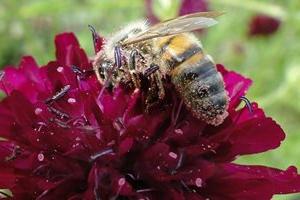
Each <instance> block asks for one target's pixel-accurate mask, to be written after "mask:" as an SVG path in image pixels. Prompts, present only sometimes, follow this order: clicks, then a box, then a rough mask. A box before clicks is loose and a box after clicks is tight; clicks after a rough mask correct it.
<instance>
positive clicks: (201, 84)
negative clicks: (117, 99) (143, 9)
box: [93, 12, 229, 126]
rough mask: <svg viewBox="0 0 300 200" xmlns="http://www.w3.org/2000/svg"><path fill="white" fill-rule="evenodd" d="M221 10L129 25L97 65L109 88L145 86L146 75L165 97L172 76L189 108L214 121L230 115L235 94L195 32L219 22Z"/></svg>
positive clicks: (108, 45) (98, 58)
mask: <svg viewBox="0 0 300 200" xmlns="http://www.w3.org/2000/svg"><path fill="white" fill-rule="evenodd" d="M221 14H222V13H220V12H198V13H193V14H189V15H184V16H181V17H178V18H174V19H170V20H167V21H164V22H161V23H158V24H156V25H153V26H149V25H148V24H147V23H146V22H145V21H139V22H136V23H132V24H129V25H128V26H126V27H125V28H124V29H122V30H120V31H119V32H117V33H116V34H114V35H113V36H111V37H110V38H109V39H108V40H107V41H106V43H105V45H104V48H103V50H101V51H100V52H98V53H97V55H96V57H95V60H94V63H93V68H94V71H95V73H96V75H97V78H98V79H99V81H100V82H101V83H102V84H104V85H105V86H106V87H114V86H115V85H116V84H118V83H120V82H123V83H132V84H133V86H134V87H136V88H140V87H141V80H140V75H142V76H143V77H146V78H148V79H150V80H151V82H152V83H153V84H152V85H151V86H150V87H149V90H151V89H152V90H153V88H156V89H155V91H156V92H157V96H158V98H159V99H163V98H164V97H165V90H164V86H163V80H164V78H165V77H166V76H169V77H170V79H171V83H172V84H173V85H174V86H175V89H176V90H177V92H178V93H179V94H180V96H181V99H182V100H183V102H184V104H185V106H186V107H187V108H188V109H189V110H190V111H191V112H192V113H193V115H194V116H195V117H196V118H198V119H200V120H203V121H205V122H206V123H208V124H211V125H215V126H217V125H219V124H221V123H222V122H223V121H224V119H225V118H226V117H227V115H228V113H227V108H228V102H229V97H228V94H227V92H226V90H225V86H224V81H223V78H222V76H221V74H220V73H219V72H218V71H217V69H216V65H215V64H214V62H213V60H212V58H211V57H210V56H209V55H207V54H204V52H203V48H202V45H201V43H200V41H199V40H198V39H197V38H196V36H195V35H194V34H192V33H191V32H192V31H194V30H198V29H203V28H207V27H210V26H213V25H215V24H216V23H217V21H216V20H215V18H216V17H217V16H219V15H221Z"/></svg>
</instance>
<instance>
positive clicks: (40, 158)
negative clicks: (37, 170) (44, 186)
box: [38, 153, 45, 162]
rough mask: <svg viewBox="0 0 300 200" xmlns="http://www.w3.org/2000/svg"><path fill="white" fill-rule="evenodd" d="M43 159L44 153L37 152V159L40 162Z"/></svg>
mask: <svg viewBox="0 0 300 200" xmlns="http://www.w3.org/2000/svg"><path fill="white" fill-rule="evenodd" d="M44 159H45V156H44V154H42V153H39V154H38V160H39V161H40V162H42V161H43V160H44Z"/></svg>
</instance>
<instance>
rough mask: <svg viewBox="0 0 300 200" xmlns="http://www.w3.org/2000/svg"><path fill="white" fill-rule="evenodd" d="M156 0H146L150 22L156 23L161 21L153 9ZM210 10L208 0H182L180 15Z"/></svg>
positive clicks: (147, 15)
mask: <svg viewBox="0 0 300 200" xmlns="http://www.w3.org/2000/svg"><path fill="white" fill-rule="evenodd" d="M153 2H154V0H145V7H146V17H147V19H148V20H149V22H151V23H153V24H155V23H157V22H159V21H160V19H159V17H158V16H156V15H155V13H154V11H153ZM208 10H209V4H208V2H207V0H182V1H181V2H180V5H179V10H178V12H177V13H178V16H182V15H187V14H191V13H195V12H206V11H208Z"/></svg>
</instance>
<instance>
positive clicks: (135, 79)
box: [128, 50, 141, 88]
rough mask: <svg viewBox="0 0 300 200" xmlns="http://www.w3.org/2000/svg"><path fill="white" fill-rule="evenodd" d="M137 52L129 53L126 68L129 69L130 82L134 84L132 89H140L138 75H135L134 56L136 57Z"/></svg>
mask: <svg viewBox="0 0 300 200" xmlns="http://www.w3.org/2000/svg"><path fill="white" fill-rule="evenodd" d="M138 54H139V53H138V51H137V50H133V51H132V52H131V53H130V57H129V61H128V68H129V73H130V76H131V80H132V82H133V84H134V87H136V88H140V87H141V83H140V81H139V79H138V75H137V73H136V56H137V55H138Z"/></svg>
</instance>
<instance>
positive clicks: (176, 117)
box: [172, 100, 183, 126]
mask: <svg viewBox="0 0 300 200" xmlns="http://www.w3.org/2000/svg"><path fill="white" fill-rule="evenodd" d="M182 105H183V100H180V103H179V105H178V109H177V112H176V115H174V113H175V109H174V110H173V111H174V112H173V113H172V124H173V126H175V125H176V123H177V120H178V118H179V115H180V111H181V109H182ZM174 107H175V106H174Z"/></svg>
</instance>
